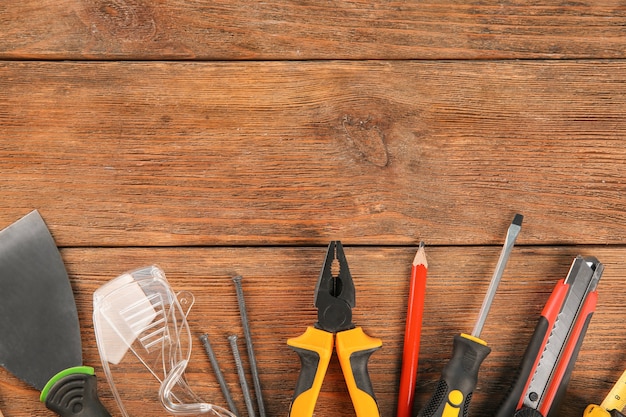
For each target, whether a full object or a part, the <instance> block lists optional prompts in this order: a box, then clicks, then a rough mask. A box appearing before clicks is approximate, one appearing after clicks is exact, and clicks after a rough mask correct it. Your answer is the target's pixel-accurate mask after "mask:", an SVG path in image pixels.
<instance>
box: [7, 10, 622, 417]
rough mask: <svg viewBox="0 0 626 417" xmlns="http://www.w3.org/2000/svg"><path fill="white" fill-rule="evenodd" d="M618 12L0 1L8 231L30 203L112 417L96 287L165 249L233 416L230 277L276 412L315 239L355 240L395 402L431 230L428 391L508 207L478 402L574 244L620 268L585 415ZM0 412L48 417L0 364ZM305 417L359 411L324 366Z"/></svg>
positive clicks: (200, 387) (382, 382) (612, 183)
mask: <svg viewBox="0 0 626 417" xmlns="http://www.w3.org/2000/svg"><path fill="white" fill-rule="evenodd" d="M625 22H626V7H625V6H624V4H623V2H619V1H616V0H605V1H595V2H592V1H590V2H570V1H563V0H561V1H559V0H557V1H553V2H548V3H539V2H526V1H493V0H486V1H465V2H464V1H460V0H459V1H455V0H440V1H434V2H430V3H423V2H413V1H411V2H394V1H390V2H387V1H360V0H351V1H333V0H329V1H286V0H277V1H269V2H253V1H241V0H229V1H225V0H217V1H191V0H172V1H167V2H166V1H147V0H82V1H80V0H65V1H50V0H22V1H15V2H2V4H1V5H0V228H2V227H5V226H6V225H9V224H10V223H12V222H14V221H15V220H17V219H19V218H20V217H22V216H23V215H25V214H26V213H28V212H30V211H31V210H32V209H38V210H39V211H40V213H41V215H42V216H43V218H44V220H45V221H46V223H47V224H48V226H49V228H50V230H51V232H52V234H53V236H54V238H55V240H56V242H57V244H58V246H59V247H60V249H61V253H62V257H63V260H64V261H65V264H66V266H67V269H68V273H69V275H70V279H71V283H72V287H73V290H74V293H75V297H76V301H77V306H78V311H79V318H80V322H81V335H82V342H83V351H84V361H85V363H86V364H88V365H92V366H94V367H95V368H96V372H97V373H98V375H99V387H98V389H99V393H100V397H101V398H102V401H103V402H104V403H105V405H106V406H107V407H108V408H109V409H110V410H111V411H112V414H113V416H120V415H121V414H120V413H119V411H118V409H117V407H116V404H115V401H114V398H113V396H112V394H111V390H110V388H109V386H108V384H107V382H106V379H105V378H104V375H103V373H102V367H101V365H100V359H99V356H98V351H97V346H96V342H95V337H94V333H93V324H92V320H91V317H92V310H93V307H92V294H93V292H94V290H95V289H97V288H98V287H99V286H101V285H102V284H104V283H105V282H107V281H108V280H110V279H113V278H114V277H116V276H118V275H120V274H121V273H123V272H125V271H127V270H129V269H134V268H137V267H140V266H144V265H149V264H158V265H160V266H161V267H162V268H163V269H164V270H165V272H166V274H167V276H168V279H169V280H170V283H171V284H172V286H173V288H174V289H176V290H178V291H180V290H188V291H192V292H193V293H194V295H195V297H196V304H195V306H194V307H193V309H192V310H191V312H190V314H189V321H190V329H191V332H192V334H193V337H194V346H193V351H192V356H191V363H190V365H189V368H188V370H187V375H188V378H189V381H190V385H191V386H192V387H193V389H194V391H195V392H196V394H198V395H199V396H200V397H201V398H203V399H205V400H207V401H209V402H214V403H216V404H220V405H225V401H224V398H223V397H222V394H221V391H220V390H219V387H218V385H217V383H216V380H215V377H214V375H213V373H212V372H211V368H210V364H209V362H208V359H207V357H206V355H205V353H204V350H203V349H202V346H201V344H200V342H199V340H198V337H199V336H200V335H201V334H203V333H208V334H209V336H210V338H211V342H212V345H213V347H214V349H215V351H216V354H217V356H218V358H219V360H220V364H221V367H222V369H223V371H224V373H225V376H226V379H227V381H228V384H229V386H230V387H231V390H232V391H233V394H234V396H235V400H236V402H237V404H238V407H239V409H240V410H245V407H244V405H243V400H242V396H241V390H240V388H239V384H238V379H237V375H236V372H235V368H234V362H233V359H232V356H231V354H230V350H229V346H228V342H227V339H226V337H227V335H229V334H238V335H240V336H243V334H242V329H241V322H240V319H239V314H238V308H237V301H236V297H235V289H234V286H233V284H232V282H231V278H232V276H234V275H237V274H241V275H242V276H243V277H244V278H243V287H244V291H245V297H246V302H247V307H248V315H249V319H250V325H251V329H252V336H253V343H254V346H255V351H256V356H257V361H258V366H259V372H260V378H261V383H262V386H263V393H264V398H265V406H266V411H267V415H268V416H269V417H278V416H286V415H287V412H288V407H289V403H290V400H291V396H292V394H293V389H294V386H295V383H296V379H297V376H298V372H299V368H300V363H299V360H298V357H297V355H296V354H295V353H294V352H293V351H292V350H291V349H289V348H288V347H287V345H286V340H287V339H288V338H290V337H295V336H298V335H300V334H301V333H302V332H303V331H304V329H305V328H306V326H308V325H311V324H312V323H313V322H314V321H315V320H316V312H315V309H314V308H313V293H314V290H315V283H316V280H317V277H318V274H319V271H320V268H321V264H322V261H323V257H324V253H325V250H326V246H327V245H328V242H329V241H330V240H341V241H342V242H343V244H344V246H345V250H346V255H347V257H348V261H349V264H350V268H351V271H352V275H353V277H354V280H355V285H356V290H357V306H356V308H355V310H354V320H355V322H356V323H357V324H359V325H361V326H362V327H363V328H364V329H365V331H366V332H367V333H368V334H369V335H371V336H375V337H379V338H381V339H382V340H383V348H382V349H381V350H379V351H378V352H376V353H374V354H373V355H372V357H371V360H370V365H369V368H370V374H371V378H372V381H373V386H374V390H375V392H376V396H377V399H378V403H379V406H380V410H381V415H382V416H384V417H391V416H394V415H395V410H396V404H397V390H398V384H399V373H400V372H399V369H400V362H401V351H402V342H403V332H404V318H405V312H406V304H407V292H408V283H409V281H408V278H409V272H410V264H411V262H412V260H413V256H414V254H415V250H416V248H417V244H418V243H419V242H420V241H421V240H423V241H425V242H426V244H427V248H426V249H427V257H428V261H429V276H428V286H427V291H426V301H425V310H424V327H423V332H422V347H421V352H420V366H419V372H418V385H417V393H416V401H417V403H418V404H420V405H421V404H424V403H425V402H426V400H427V399H428V398H429V397H430V393H431V392H432V391H433V389H434V386H435V383H436V381H437V379H438V378H439V373H440V371H441V368H442V367H443V366H444V364H445V363H446V362H447V360H448V358H449V357H450V353H451V342H452V337H453V335H454V334H456V333H459V332H469V331H471V329H472V327H473V324H474V320H475V319H476V316H477V314H478V310H479V308H480V304H481V302H482V297H483V295H484V294H485V292H486V289H487V287H488V284H489V280H490V278H491V275H492V273H493V270H494V267H495V264H496V261H497V259H498V255H499V252H500V248H501V244H502V242H503V239H504V235H505V232H506V229H507V227H508V224H509V222H510V221H511V219H512V217H513V215H514V214H515V213H518V212H519V213H522V214H524V216H525V220H524V225H523V227H522V232H521V234H520V236H519V239H518V244H517V246H516V247H515V249H514V250H513V253H512V255H511V258H510V261H509V264H508V266H507V268H506V271H505V273H504V277H503V280H502V283H501V286H500V288H499V291H498V293H497V295H496V297H495V300H494V305H493V309H492V311H491V313H490V315H489V317H488V319H487V323H486V325H485V329H484V332H483V334H482V336H483V337H484V338H485V340H487V341H488V342H489V344H490V346H491V348H492V350H493V351H492V353H491V355H489V357H487V359H486V360H485V362H484V364H483V367H482V368H481V371H480V379H479V383H478V387H477V390H476V392H475V393H474V399H473V403H472V408H471V410H470V416H490V415H492V414H493V413H494V411H495V409H496V408H497V405H498V403H499V402H500V401H501V400H502V398H503V396H504V392H505V391H506V389H507V387H508V386H509V384H510V383H511V381H512V380H513V378H514V376H515V372H514V371H515V369H516V367H517V365H518V363H519V361H520V358H521V355H522V353H523V351H524V349H525V345H526V342H527V341H528V339H529V337H530V335H531V334H532V331H533V329H534V326H535V323H536V321H537V318H538V317H539V313H540V311H541V309H542V307H543V305H544V304H545V302H546V300H547V298H548V295H549V294H550V292H551V291H552V288H553V287H554V285H555V283H556V282H557V280H559V279H561V278H564V277H565V276H566V274H567V271H568V268H569V265H570V264H571V262H572V260H573V259H574V257H575V256H576V255H578V254H581V255H585V256H596V257H597V258H598V259H599V260H600V261H601V262H602V263H603V264H604V265H605V268H606V269H605V273H604V276H603V278H602V280H601V282H600V285H599V288H598V293H599V301H598V306H597V311H596V313H595V315H594V317H593V320H592V322H591V325H590V327H589V331H588V333H587V337H586V339H585V341H584V343H583V345H582V349H581V352H580V356H579V360H578V362H577V364H576V367H575V369H574V372H573V374H572V378H571V382H570V385H569V389H568V391H567V394H566V397H565V401H564V404H563V407H562V409H561V412H560V413H559V415H560V416H568V417H575V416H580V415H582V412H583V410H584V408H585V406H586V405H587V404H589V403H599V402H601V401H602V399H603V398H604V396H605V395H606V394H607V393H608V391H609V389H610V388H611V386H612V385H613V383H614V382H615V381H616V380H617V378H618V377H619V376H620V375H621V373H622V371H623V370H624V369H626V320H625V318H626V313H624V309H623V306H624V304H625V303H626V291H624V285H623V282H624V277H625V276H626V197H625V192H626V142H625V141H624V137H625V135H626V118H624V114H625V113H626V60H625V58H626V25H625ZM244 364H245V365H246V367H247V361H246V360H244ZM147 379H148V376H146V380H147ZM249 381H250V380H249ZM136 390H137V391H136V394H137V396H138V397H141V398H143V399H145V401H146V402H150V401H154V398H155V397H154V395H155V393H154V392H153V391H151V390H150V389H149V388H148V384H147V383H145V384H144V383H142V380H141V379H140V380H139V381H138V383H137V385H136ZM0 410H2V412H3V413H4V415H5V416H7V417H12V416H52V415H53V413H52V412H50V411H48V410H47V409H46V408H45V407H44V406H43V405H42V404H41V403H39V401H38V393H37V392H36V391H35V390H33V389H30V388H29V387H28V386H27V385H25V384H24V383H22V382H20V381H18V380H17V379H16V378H14V377H13V376H12V375H10V374H8V372H6V371H1V372H0ZM163 415H165V414H163ZM244 415H245V414H244ZM315 415H317V416H336V417H341V416H354V415H355V414H354V411H353V409H352V405H351V403H350V399H349V396H348V393H347V389H346V387H345V384H344V382H343V377H342V375H341V371H340V368H339V365H338V362H337V360H336V359H333V361H332V362H331V365H330V368H329V371H328V375H327V376H326V379H325V382H324V385H323V388H322V393H321V395H320V398H319V400H318V403H317V407H316V413H315ZM144 416H145V417H147V416H149V414H148V413H145V412H144V413H142V412H141V411H139V412H137V413H136V414H135V415H134V417H144Z"/></svg>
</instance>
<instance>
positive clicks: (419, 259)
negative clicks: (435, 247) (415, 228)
mask: <svg viewBox="0 0 626 417" xmlns="http://www.w3.org/2000/svg"><path fill="white" fill-rule="evenodd" d="M424 246H425V245H424V242H423V241H422V242H420V244H419V247H418V248H417V253H416V254H415V258H414V259H413V265H416V266H417V265H424V266H425V267H426V268H428V262H426V251H425V250H424Z"/></svg>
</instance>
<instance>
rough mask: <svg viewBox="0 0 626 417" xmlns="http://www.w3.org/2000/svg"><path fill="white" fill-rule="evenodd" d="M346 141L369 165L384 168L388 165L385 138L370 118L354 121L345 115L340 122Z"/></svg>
mask: <svg viewBox="0 0 626 417" xmlns="http://www.w3.org/2000/svg"><path fill="white" fill-rule="evenodd" d="M341 125H342V127H343V130H344V132H345V133H346V139H347V140H348V142H349V143H351V144H352V145H353V146H354V147H355V148H356V149H357V151H358V152H359V153H360V154H361V155H362V156H363V157H364V158H365V159H366V160H367V161H368V162H370V163H372V164H374V165H376V166H377V167H381V168H384V167H386V166H387V165H388V164H389V153H388V151H387V145H386V144H385V137H384V135H383V133H382V131H381V130H380V128H379V127H378V126H377V125H376V124H375V123H373V122H372V120H371V118H370V117H367V118H366V119H355V118H352V117H350V116H349V115H346V116H344V117H343V120H342V122H341Z"/></svg>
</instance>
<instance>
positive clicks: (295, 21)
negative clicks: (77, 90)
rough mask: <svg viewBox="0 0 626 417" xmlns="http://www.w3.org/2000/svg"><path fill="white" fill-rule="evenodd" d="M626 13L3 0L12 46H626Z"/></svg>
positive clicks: (368, 53) (110, 53)
mask: <svg viewBox="0 0 626 417" xmlns="http://www.w3.org/2000/svg"><path fill="white" fill-rule="evenodd" d="M625 17H626V8H625V7H624V5H623V4H621V3H620V2H618V1H611V0H609V1H603V2H569V1H564V0H561V1H555V2H551V3H550V4H543V3H538V2H524V1H512V2H506V3H502V2H498V1H494V0H491V1H484V2H461V1H456V0H449V1H435V2H429V3H424V2H397V1H396V2H388V1H377V2H366V1H361V0H355V1H326V2H291V1H271V2H254V3H251V2H249V1H225V0H222V1H211V2H197V1H189V0H174V1H167V2H165V1H152V2H148V1H141V0H133V1H129V0H126V1H108V0H93V1H78V0H65V1H50V0H43V1H42V0H25V1H20V2H5V4H3V5H2V6H1V7H0V22H1V23H2V30H1V31H0V58H1V59H106V60H108V59H157V60H161V59H200V60H207V59H208V60H241V59H246V60H247V59H258V60H309V59H458V58H463V59H485V58H489V59H503V58H507V59H509V58H514V59H517V58H624V51H625V49H626V37H625V36H624V30H623V21H624V18H625Z"/></svg>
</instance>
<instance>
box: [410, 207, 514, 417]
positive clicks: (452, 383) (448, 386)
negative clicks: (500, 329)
mask: <svg viewBox="0 0 626 417" xmlns="http://www.w3.org/2000/svg"><path fill="white" fill-rule="evenodd" d="M523 219H524V217H523V216H522V215H521V214H516V215H515V217H514V218H513V221H512V222H511V225H510V226H509V229H508V231H507V234H506V239H505V241H504V246H503V247H502V252H501V253H500V258H499V259H498V263H497V265H496V269H495V271H494V274H493V277H492V278H491V283H490V284H489V288H488V290H487V294H486V295H485V299H484V300H483V304H482V307H481V309H480V313H479V315H478V320H477V321H476V325H475V326H474V330H473V331H472V333H471V334H465V333H461V334H460V335H455V336H454V341H453V349H452V358H451V359H450V361H449V362H448V363H447V364H446V366H445V367H444V368H443V371H442V373H441V379H440V380H439V382H438V384H437V387H436V389H435V393H434V394H433V396H432V397H431V398H430V400H429V401H428V403H426V405H425V406H424V408H422V409H421V410H420V412H419V413H418V414H417V416H418V417H439V416H441V417H458V416H467V410H468V408H469V404H470V401H471V399H472V394H473V392H474V388H476V383H477V381H478V370H479V368H480V365H481V364H482V362H483V360H485V358H486V357H487V355H489V353H490V352H491V348H489V347H488V346H487V342H485V341H484V340H482V339H481V338H480V333H481V332H482V329H483V326H484V324H485V320H486V318H487V314H488V313H489V309H490V307H491V303H492V302H493V298H494V296H495V293H496V290H497V288H498V285H499V284H500V280H501V278H502V274H503V272H504V267H505V265H506V262H507V260H508V258H509V255H510V254H511V251H512V250H513V245H514V244H515V240H516V239H517V236H518V234H519V232H520V230H521V227H522V220H523Z"/></svg>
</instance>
